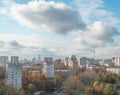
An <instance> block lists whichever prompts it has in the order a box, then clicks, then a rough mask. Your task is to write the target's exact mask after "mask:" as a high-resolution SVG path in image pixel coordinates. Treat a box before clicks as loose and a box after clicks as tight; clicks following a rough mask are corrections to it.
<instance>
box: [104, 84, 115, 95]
mask: <svg viewBox="0 0 120 95" xmlns="http://www.w3.org/2000/svg"><path fill="white" fill-rule="evenodd" d="M103 93H104V95H117V93H116V91H115V90H114V88H113V87H112V85H111V84H106V86H105V88H104V90H103Z"/></svg>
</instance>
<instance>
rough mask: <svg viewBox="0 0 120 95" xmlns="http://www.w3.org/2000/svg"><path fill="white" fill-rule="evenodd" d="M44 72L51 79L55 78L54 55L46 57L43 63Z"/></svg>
mask: <svg viewBox="0 0 120 95" xmlns="http://www.w3.org/2000/svg"><path fill="white" fill-rule="evenodd" d="M43 73H44V74H45V75H46V76H47V78H49V79H54V63H53V59H52V57H45V58H44V63H43Z"/></svg>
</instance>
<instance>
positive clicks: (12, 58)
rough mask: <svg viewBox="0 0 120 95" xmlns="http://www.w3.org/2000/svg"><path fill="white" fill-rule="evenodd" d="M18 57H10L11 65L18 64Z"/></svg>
mask: <svg viewBox="0 0 120 95" xmlns="http://www.w3.org/2000/svg"><path fill="white" fill-rule="evenodd" d="M18 62H19V57H18V56H11V63H18Z"/></svg>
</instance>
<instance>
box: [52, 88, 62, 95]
mask: <svg viewBox="0 0 120 95" xmlns="http://www.w3.org/2000/svg"><path fill="white" fill-rule="evenodd" d="M53 94H54V95H63V90H62V88H59V89H57V90H56V91H55V92H53Z"/></svg>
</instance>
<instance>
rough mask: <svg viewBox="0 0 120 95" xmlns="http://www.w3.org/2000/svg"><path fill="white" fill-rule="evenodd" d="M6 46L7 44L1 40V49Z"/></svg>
mask: <svg viewBox="0 0 120 95" xmlns="http://www.w3.org/2000/svg"><path fill="white" fill-rule="evenodd" d="M4 45H5V42H4V41H2V40H0V48H2V47H3V46H4Z"/></svg>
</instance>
